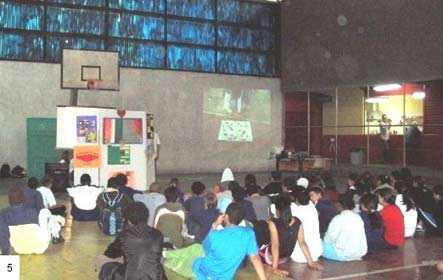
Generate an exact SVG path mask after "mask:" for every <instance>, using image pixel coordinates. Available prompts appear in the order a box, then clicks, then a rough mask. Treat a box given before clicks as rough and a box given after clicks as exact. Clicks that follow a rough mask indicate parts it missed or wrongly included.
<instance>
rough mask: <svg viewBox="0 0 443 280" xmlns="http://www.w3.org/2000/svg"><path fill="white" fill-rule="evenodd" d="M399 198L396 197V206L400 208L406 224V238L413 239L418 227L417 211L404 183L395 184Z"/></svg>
mask: <svg viewBox="0 0 443 280" xmlns="http://www.w3.org/2000/svg"><path fill="white" fill-rule="evenodd" d="M395 188H396V189H397V192H398V194H397V196H396V197H395V205H397V207H398V208H400V211H401V213H402V214H403V219H404V223H405V237H412V236H414V234H415V229H416V227H417V219H418V214H417V209H416V208H415V203H414V201H413V200H412V199H411V197H410V196H409V195H407V194H406V192H407V191H406V186H405V185H404V183H403V182H401V181H397V182H396V184H395Z"/></svg>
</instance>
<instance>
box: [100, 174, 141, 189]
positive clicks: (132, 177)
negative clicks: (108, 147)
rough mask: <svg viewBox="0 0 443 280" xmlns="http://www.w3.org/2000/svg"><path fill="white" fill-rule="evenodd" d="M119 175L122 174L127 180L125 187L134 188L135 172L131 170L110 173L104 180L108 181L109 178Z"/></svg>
mask: <svg viewBox="0 0 443 280" xmlns="http://www.w3.org/2000/svg"><path fill="white" fill-rule="evenodd" d="M119 174H124V175H126V177H127V178H128V183H127V184H126V186H128V187H131V188H135V187H136V179H135V172H134V171H132V170H121V171H110V172H109V173H108V176H107V179H106V180H109V178H111V177H115V176H117V175H119Z"/></svg>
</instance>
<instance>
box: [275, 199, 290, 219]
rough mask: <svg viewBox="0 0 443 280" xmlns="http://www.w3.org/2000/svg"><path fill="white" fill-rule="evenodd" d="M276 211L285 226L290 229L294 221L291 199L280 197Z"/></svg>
mask: <svg viewBox="0 0 443 280" xmlns="http://www.w3.org/2000/svg"><path fill="white" fill-rule="evenodd" d="M275 209H276V210H277V211H278V213H279V214H278V215H279V218H280V219H281V220H282V221H283V224H284V225H285V226H286V227H288V226H289V224H290V223H291V220H292V212H291V198H290V197H288V196H286V195H281V196H279V197H278V198H277V200H276V201H275Z"/></svg>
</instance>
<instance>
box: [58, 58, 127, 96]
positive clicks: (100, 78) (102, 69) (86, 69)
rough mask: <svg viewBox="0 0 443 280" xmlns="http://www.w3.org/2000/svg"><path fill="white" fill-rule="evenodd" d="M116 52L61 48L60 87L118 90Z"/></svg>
mask: <svg viewBox="0 0 443 280" xmlns="http://www.w3.org/2000/svg"><path fill="white" fill-rule="evenodd" d="M119 87H120V68H119V65H118V52H108V51H90V50H74V49H63V50H62V65H61V88H63V89H96V90H113V91H118V90H119Z"/></svg>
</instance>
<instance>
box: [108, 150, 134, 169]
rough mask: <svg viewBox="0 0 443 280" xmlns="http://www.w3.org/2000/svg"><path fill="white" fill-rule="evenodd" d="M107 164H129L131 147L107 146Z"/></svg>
mask: <svg viewBox="0 0 443 280" xmlns="http://www.w3.org/2000/svg"><path fill="white" fill-rule="evenodd" d="M108 164H109V165H128V164H131V146H130V145H120V146H108Z"/></svg>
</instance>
